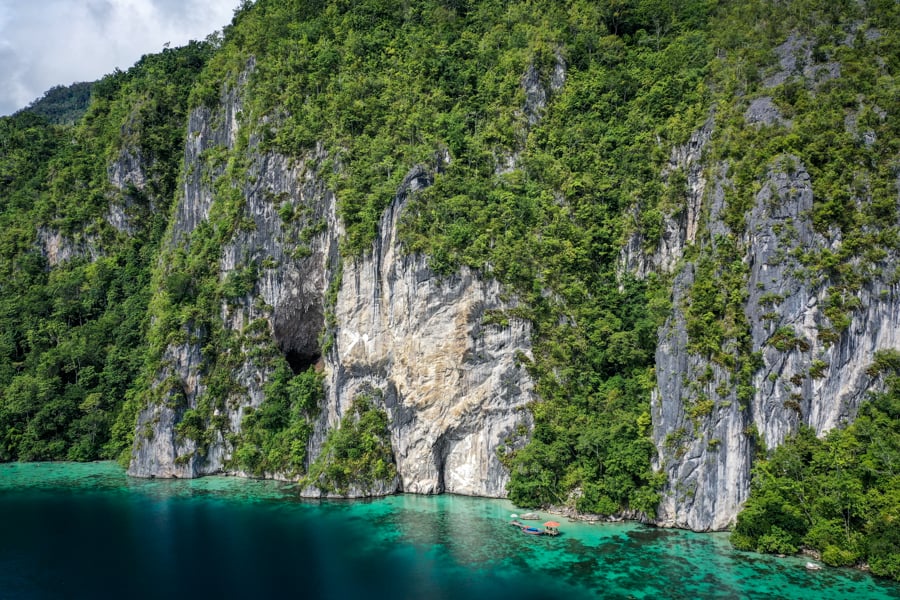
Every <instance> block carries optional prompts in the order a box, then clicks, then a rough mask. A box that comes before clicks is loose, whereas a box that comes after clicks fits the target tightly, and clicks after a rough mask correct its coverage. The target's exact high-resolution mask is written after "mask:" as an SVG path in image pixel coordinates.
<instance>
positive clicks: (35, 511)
mask: <svg viewBox="0 0 900 600" xmlns="http://www.w3.org/2000/svg"><path fill="white" fill-rule="evenodd" d="M514 512H517V511H516V509H515V508H514V507H513V506H512V505H511V504H510V503H509V502H507V501H502V500H486V499H481V498H466V497H460V496H447V495H445V496H430V497H429V496H412V495H400V496H393V497H389V498H384V499H380V500H374V501H329V502H309V501H301V500H298V499H297V497H296V490H295V489H294V487H293V486H290V485H285V484H280V483H276V482H262V481H248V480H244V479H237V478H229V477H209V478H204V479H198V480H139V479H131V478H128V477H126V476H125V475H124V473H123V471H122V469H121V468H119V467H118V466H116V465H114V464H112V463H92V464H73V463H31V464H4V465H0V599H4V600H5V599H8V598H11V599H17V598H28V599H31V598H197V599H199V598H267V597H284V598H325V599H343V598H410V599H412V598H416V599H419V598H427V599H431V598H466V599H467V600H474V599H476V598H490V599H491V600H502V599H504V598H516V599H519V600H521V599H531V598H535V599H536V598H567V599H568V598H572V599H577V598H672V599H677V598H691V599H694V598H697V599H700V598H728V599H734V598H748V599H768V598H773V599H775V598H777V599H784V598H792V599H807V598H808V599H816V600H819V599H828V598H834V599H842V600H843V599H846V598H865V599H872V600H877V599H881V598H900V586H898V585H896V584H893V583H891V582H888V581H885V580H880V579H877V578H872V577H870V576H868V575H866V574H864V573H860V572H858V571H853V570H846V569H825V570H823V571H818V572H810V571H807V570H806V569H805V568H804V564H805V562H806V560H805V559H799V558H787V559H777V558H774V557H769V556H763V555H758V554H753V553H746V552H737V551H735V550H733V549H732V548H731V546H730V544H729V543H728V539H727V535H724V534H696V533H690V532H682V531H673V530H661V529H653V528H647V527H643V526H640V525H637V524H633V523H628V524H600V525H591V524H587V523H580V522H569V521H567V520H566V519H559V518H558V517H553V518H554V520H560V522H561V523H562V527H561V528H560V529H561V530H562V531H563V535H561V536H559V537H558V538H544V537H537V538H535V537H530V536H525V535H523V534H521V533H520V532H519V531H518V530H516V529H515V528H513V527H510V526H509V525H508V521H509V516H510V514H511V513H514ZM544 516H546V517H548V518H549V517H550V515H544Z"/></svg>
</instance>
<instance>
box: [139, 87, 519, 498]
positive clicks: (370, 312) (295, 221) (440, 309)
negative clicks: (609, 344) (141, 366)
mask: <svg viewBox="0 0 900 600" xmlns="http://www.w3.org/2000/svg"><path fill="white" fill-rule="evenodd" d="M240 103H241V99H240V94H239V93H238V92H237V91H236V90H234V89H233V90H231V91H230V92H228V93H227V94H225V95H224V96H223V101H222V107H221V108H220V109H219V110H218V111H211V110H210V109H207V108H200V109H197V110H195V111H194V112H193V113H192V114H191V117H190V121H189V131H188V136H187V139H188V142H187V146H186V150H185V173H186V176H185V178H184V181H185V183H184V188H183V190H182V197H181V200H180V202H179V204H178V205H177V207H176V208H175V216H174V219H173V223H172V225H171V240H170V244H171V247H172V248H176V247H177V246H178V245H179V244H181V245H184V247H186V248H187V249H188V251H190V248H191V244H192V243H194V242H193V234H194V233H195V232H196V231H197V229H198V228H200V227H204V226H205V225H204V223H207V222H208V220H209V219H210V213H211V212H215V210H216V209H215V202H216V199H215V198H216V193H217V192H216V189H215V186H216V185H217V184H216V181H219V179H220V178H221V177H222V176H223V173H224V168H223V167H222V166H221V165H218V164H217V163H214V162H211V161H210V160H209V159H208V157H209V156H210V155H211V154H213V153H215V152H216V151H217V150H216V149H227V150H228V151H230V152H237V153H244V156H245V157H246V159H247V162H248V163H249V166H248V168H247V174H246V177H245V178H244V179H243V180H242V182H241V183H240V184H239V191H240V194H241V197H242V198H243V202H242V209H241V220H242V222H243V225H242V226H240V227H238V228H237V229H236V231H235V232H234V234H233V236H232V237H231V239H229V240H228V241H227V242H226V243H225V244H224V245H223V247H222V249H221V253H220V255H219V261H218V270H219V279H220V280H221V281H225V280H227V279H228V278H229V276H230V274H233V273H239V272H241V271H242V270H243V269H247V268H248V266H250V267H252V268H253V269H256V270H257V271H258V277H257V278H256V281H255V283H254V284H253V286H252V289H251V290H249V291H247V293H246V294H244V295H242V296H241V297H238V298H230V299H229V300H228V301H223V302H222V304H221V306H220V308H219V310H220V318H221V322H222V326H223V328H224V330H225V331H226V332H227V333H229V334H234V335H236V336H237V337H238V339H239V340H240V345H239V348H240V353H239V355H236V356H234V357H232V358H233V359H234V360H233V361H232V362H230V363H229V366H230V369H231V373H232V374H233V379H234V382H235V383H236V388H237V389H236V390H231V391H230V392H229V393H228V395H227V398H220V397H213V396H214V393H213V392H212V391H211V390H210V389H209V387H210V386H209V382H208V380H207V379H208V378H207V371H208V369H209V364H210V360H211V357H209V356H204V350H203V348H201V347H200V345H199V344H198V343H194V342H191V338H200V337H202V336H203V332H187V335H186V337H187V341H185V342H179V343H175V344H171V345H170V346H169V347H168V349H167V350H166V351H165V355H164V357H163V360H162V361H161V364H162V365H163V367H162V368H161V370H160V371H159V372H158V373H157V374H156V376H155V384H154V389H155V390H156V393H157V399H156V400H154V401H152V402H150V403H149V405H148V406H146V407H145V408H144V410H143V411H142V412H141V414H140V415H139V417H138V425H137V435H136V440H135V445H134V450H133V454H132V460H131V466H130V469H129V473H130V474H132V475H136V476H142V477H152V476H161V477H197V476H201V475H204V474H209V473H217V472H223V471H230V470H233V467H232V466H231V464H230V460H231V458H232V453H233V451H234V442H233V440H234V436H235V434H237V433H239V432H240V431H241V426H242V421H243V417H244V415H245V414H246V413H247V411H248V409H251V408H252V409H256V408H258V407H259V406H260V405H261V403H262V402H263V400H264V395H265V394H264V387H265V385H266V383H267V382H268V380H269V379H270V377H271V375H272V369H271V368H270V367H269V366H267V363H266V362H265V361H264V360H262V359H261V358H260V357H259V356H258V354H260V353H259V352H254V348H256V349H258V348H267V347H268V348H274V349H275V350H276V351H278V352H280V353H282V354H283V355H285V356H286V357H287V359H288V362H289V363H291V366H292V367H294V368H296V369H297V370H300V369H304V368H306V367H307V366H309V365H312V364H316V363H318V365H319V368H320V369H322V370H324V374H325V394H326V397H325V400H324V402H323V406H321V410H320V412H319V416H318V418H317V419H316V422H315V425H314V431H313V434H312V436H311V438H310V442H309V446H308V453H307V456H308V463H311V462H312V461H314V460H315V459H316V458H317V456H318V454H319V453H320V452H321V450H322V445H323V443H324V441H325V439H326V437H327V434H328V432H329V431H330V430H331V429H333V428H335V427H336V426H337V425H338V423H339V421H340V418H341V416H342V414H343V413H344V411H345V410H347V407H348V406H349V405H350V403H351V402H352V401H353V399H354V398H355V397H356V395H358V394H360V393H367V392H369V391H371V390H378V396H379V398H380V399H379V400H378V403H379V406H380V407H381V408H382V409H384V410H385V411H386V412H387V414H388V416H389V421H390V425H389V429H390V438H391V444H392V448H393V454H394V457H395V460H396V468H397V473H398V477H397V479H396V480H395V481H384V482H379V483H378V484H377V485H375V486H370V487H368V488H366V489H351V490H350V491H349V492H348V494H346V495H350V496H354V495H372V494H376V495H377V494H386V493H392V492H395V491H397V490H404V491H408V492H417V493H440V492H445V491H446V492H455V493H461V494H472V495H482V496H504V495H505V484H506V480H507V478H508V475H507V473H506V471H505V469H504V468H503V467H502V466H501V464H500V462H499V460H498V458H497V456H496V454H495V449H496V448H497V446H499V445H500V444H501V443H503V442H504V440H505V439H506V438H507V437H509V436H511V435H512V434H513V433H514V431H515V430H516V429H517V428H519V427H526V428H527V427H528V425H529V419H530V416H529V413H528V412H527V411H526V410H523V409H524V407H525V405H526V404H527V403H528V402H530V401H531V400H532V391H531V387H532V386H531V383H530V381H529V378H528V376H527V374H526V373H525V372H524V368H523V367H522V366H520V364H519V361H518V359H517V357H518V356H519V355H524V356H528V355H529V354H530V326H529V324H528V323H527V322H524V321H521V320H516V319H509V320H508V322H507V324H504V325H502V326H500V325H493V324H488V323H487V319H486V317H487V316H488V315H489V314H490V312H489V311H502V310H504V309H506V308H510V307H512V306H514V303H510V302H509V301H504V300H502V299H501V298H503V297H504V294H503V290H502V289H501V286H500V285H499V284H498V283H496V282H493V281H490V280H486V279H484V278H482V277H481V276H480V275H479V274H477V273H475V272H472V271H470V270H467V269H463V270H461V271H459V272H457V273H456V274H454V275H451V276H449V277H440V276H438V275H437V274H436V273H434V272H433V271H432V270H431V269H429V267H428V263H427V259H426V258H425V257H423V256H420V255H406V254H404V252H403V250H402V248H401V246H400V243H399V241H398V239H397V225H398V218H399V216H400V213H401V212H402V210H403V207H404V204H405V202H406V200H407V199H408V198H409V196H410V195H412V194H415V193H416V192H417V191H419V190H420V189H422V188H423V187H426V186H428V185H429V184H430V182H431V177H432V174H431V173H429V172H428V170H426V169H425V168H423V167H415V168H413V169H412V170H411V171H410V173H409V174H408V176H407V177H406V178H405V180H404V182H403V184H402V185H401V186H400V189H399V190H398V192H397V196H396V198H395V199H394V201H393V202H392V204H391V205H390V207H389V208H388V210H387V211H386V212H385V214H384V215H383V217H382V219H381V224H380V228H379V233H378V235H377V237H376V240H375V243H374V245H373V247H372V249H371V251H370V252H369V253H366V254H365V255H364V256H361V257H345V258H342V257H341V256H340V253H339V250H338V238H339V236H340V234H341V231H342V227H341V223H340V222H339V220H338V218H337V217H336V211H335V198H334V195H333V193H332V192H331V191H329V189H328V188H327V186H326V185H325V184H324V183H323V178H322V177H320V175H319V173H318V171H317V161H320V160H321V159H322V158H323V156H321V155H319V156H309V157H307V158H306V160H292V159H288V158H286V157H284V156H281V155H278V154H274V153H261V152H259V151H258V150H257V149H256V146H255V145H254V142H252V141H251V143H250V145H249V147H246V148H239V147H238V146H237V140H238V139H239V136H240V127H241V125H240V123H239V121H238V119H237V118H236V115H238V114H239V113H240ZM282 213H284V214H290V215H299V216H295V217H292V218H290V219H288V220H285V219H284V214H282ZM329 286H332V287H334V289H336V290H337V293H336V297H335V298H334V299H332V300H329V299H328V296H329V294H328V290H329ZM330 302H333V305H329V304H330ZM326 312H330V314H331V315H332V316H331V317H330V323H329V333H328V335H329V336H330V337H331V338H332V339H333V343H328V344H327V346H326V347H323V346H322V345H321V340H320V335H321V334H322V333H323V331H324V330H325V328H326ZM236 350H237V348H236ZM214 360H215V359H214ZM217 360H222V359H221V357H219V358H218V359H217ZM210 405H212V406H213V407H214V408H213V416H212V418H211V419H210V422H209V423H204V424H203V425H204V426H206V427H207V430H206V432H205V433H204V434H203V435H202V436H199V437H201V439H199V440H198V439H196V437H197V436H194V437H191V436H188V435H184V433H185V426H183V425H180V424H181V423H183V422H184V419H185V415H189V414H192V413H191V412H190V411H196V410H197V409H198V408H199V407H203V406H210ZM268 476H273V477H285V476H286V475H285V474H283V473H277V472H276V473H268ZM304 493H305V494H307V495H320V494H324V492H321V491H319V490H318V489H316V488H314V487H310V488H308V489H307V490H305V492H304Z"/></svg>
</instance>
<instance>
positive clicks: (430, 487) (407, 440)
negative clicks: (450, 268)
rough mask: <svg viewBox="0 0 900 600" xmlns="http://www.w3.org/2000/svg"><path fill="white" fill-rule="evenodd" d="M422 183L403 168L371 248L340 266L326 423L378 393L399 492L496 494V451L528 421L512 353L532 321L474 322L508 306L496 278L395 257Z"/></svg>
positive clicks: (499, 489)
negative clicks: (399, 231)
mask: <svg viewBox="0 0 900 600" xmlns="http://www.w3.org/2000/svg"><path fill="white" fill-rule="evenodd" d="M427 184H428V174H427V173H426V172H425V171H424V170H422V169H416V170H414V171H412V172H411V173H410V175H409V176H408V177H407V178H406V181H405V182H404V185H403V187H402V188H401V193H400V194H398V196H397V198H396V199H395V201H394V203H393V204H392V206H391V207H390V209H389V210H388V211H387V212H386V213H385V215H384V217H383V219H382V222H381V233H380V236H379V239H378V241H377V242H376V244H375V251H374V252H373V254H372V255H371V256H368V257H366V258H365V259H363V260H359V261H357V262H355V263H352V264H350V265H347V264H345V266H344V272H343V281H342V284H341V291H340V293H339V294H338V301H337V306H336V307H335V314H336V316H337V320H338V323H339V327H338V332H337V336H336V340H335V352H333V353H332V354H331V355H329V357H328V360H327V361H326V364H327V367H328V373H329V385H328V392H329V402H328V403H327V408H328V410H329V411H330V412H329V414H328V415H327V416H326V418H327V421H328V423H329V424H330V425H332V426H333V425H334V424H336V422H337V420H338V419H339V417H340V414H341V413H342V412H343V410H345V409H346V407H347V406H349V403H350V402H351V401H352V400H353V398H354V397H355V395H356V394H357V393H359V392H360V391H361V390H363V389H364V388H365V387H366V386H372V387H375V388H378V389H381V390H383V392H384V406H385V408H386V410H387V412H388V415H389V417H390V421H391V442H392V445H393V448H394V455H395V457H396V461H397V470H398V473H399V475H400V485H401V486H402V490H403V491H406V492H415V493H424V494H434V493H441V492H453V493H457V494H469V495H479V496H505V494H506V492H505V489H504V488H505V486H506V482H507V480H508V474H507V472H506V470H505V469H504V468H503V467H502V465H500V462H499V460H498V459H497V456H496V454H495V449H496V448H497V447H498V446H500V445H501V444H503V443H504V440H505V439H506V438H507V437H509V436H511V435H512V434H513V432H514V430H515V429H516V427H518V426H519V425H523V426H526V427H528V426H530V414H529V413H528V411H526V410H524V408H525V405H526V404H527V403H528V402H529V401H531V400H532V385H531V382H530V380H529V378H528V375H527V374H526V373H525V370H524V368H523V367H521V366H519V365H518V364H517V360H516V356H517V354H518V353H523V354H525V355H530V348H531V343H530V338H531V327H530V324H528V323H526V322H523V321H521V320H516V319H510V321H509V325H508V326H504V327H500V326H495V325H483V324H482V320H483V317H484V315H485V313H486V311H488V310H498V309H503V308H507V307H508V305H507V304H506V303H504V302H502V301H501V300H500V297H501V294H502V289H501V288H500V286H499V284H497V283H496V282H491V281H484V280H482V279H480V278H479V277H477V276H476V275H475V274H474V273H472V272H471V271H469V270H468V269H463V270H462V271H460V272H459V273H457V274H455V275H453V276H451V277H448V278H441V277H437V276H436V275H435V274H434V273H433V272H432V271H431V270H430V269H429V268H428V266H427V261H426V259H425V258H424V257H422V256H403V255H402V254H401V252H400V247H399V245H398V244H397V242H396V233H395V232H396V225H397V218H398V216H399V214H400V212H401V211H402V208H403V204H404V202H405V200H406V197H407V196H408V194H409V193H414V192H415V190H416V189H418V188H420V187H423V186H424V185H427ZM332 361H333V362H332Z"/></svg>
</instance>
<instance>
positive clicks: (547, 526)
mask: <svg viewBox="0 0 900 600" xmlns="http://www.w3.org/2000/svg"><path fill="white" fill-rule="evenodd" d="M509 524H510V525H512V526H513V527H518V528H519V531H521V532H522V533H524V534H526V535H549V536H553V537H556V536H558V535H559V523H557V522H556V521H547V522H546V523H544V528H543V529H541V528H539V527H534V526H532V525H526V524H525V523H522V522H520V521H518V520H516V519H513V520H512V521H510V522H509Z"/></svg>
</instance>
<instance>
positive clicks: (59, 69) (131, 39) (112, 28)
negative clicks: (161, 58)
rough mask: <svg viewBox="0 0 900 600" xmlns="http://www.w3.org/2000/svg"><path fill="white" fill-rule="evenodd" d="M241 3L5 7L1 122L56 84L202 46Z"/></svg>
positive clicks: (75, 0)
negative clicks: (167, 49)
mask: <svg viewBox="0 0 900 600" xmlns="http://www.w3.org/2000/svg"><path fill="white" fill-rule="evenodd" d="M237 5H238V0H0V115H6V114H10V113H12V112H15V111H16V110H18V109H19V108H22V107H23V106H26V105H27V104H28V103H29V102H31V101H32V100H34V99H35V98H37V97H39V96H40V95H41V94H42V93H43V92H44V91H46V90H47V89H49V88H51V87H53V86H54V85H59V84H63V85H68V84H70V83H73V82H75V81H93V80H95V79H99V78H100V77H102V76H103V75H105V74H107V73H111V72H112V71H113V70H115V69H116V68H120V69H122V70H125V69H127V68H128V67H130V66H131V65H133V64H134V63H135V62H136V61H137V60H138V59H139V58H140V57H141V56H142V55H144V54H147V53H152V52H159V51H161V50H162V48H163V44H166V43H170V44H171V45H172V46H173V47H174V46H181V45H183V44H186V43H187V42H188V41H190V40H192V39H195V40H202V39H204V38H206V36H207V35H209V34H210V33H212V32H213V31H216V30H218V29H221V28H222V27H223V26H225V25H226V24H228V23H229V22H230V20H231V17H232V15H233V12H234V9H235V7H236V6H237Z"/></svg>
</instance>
